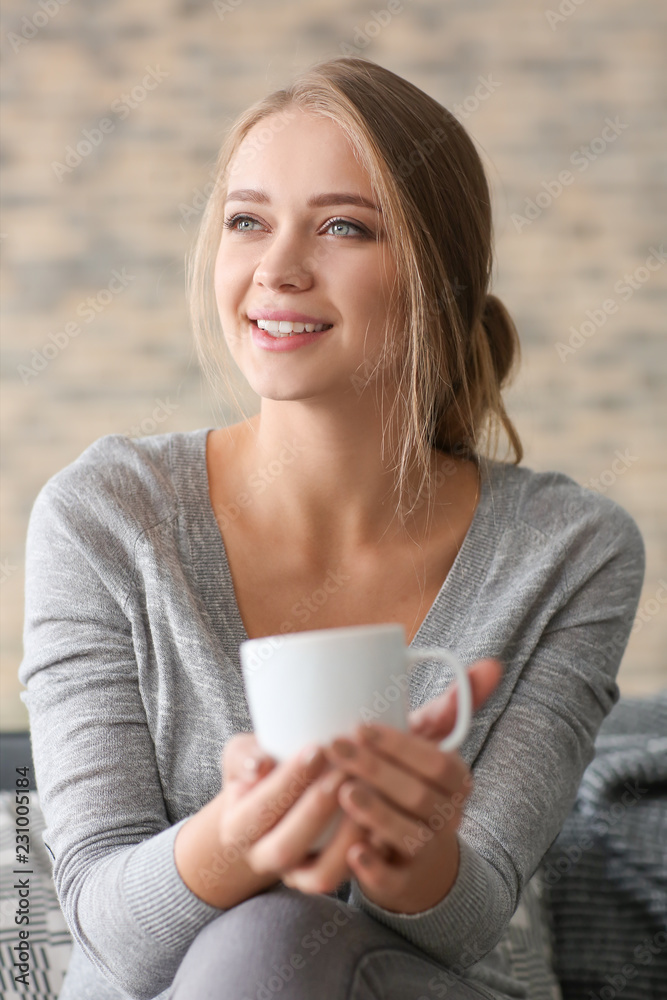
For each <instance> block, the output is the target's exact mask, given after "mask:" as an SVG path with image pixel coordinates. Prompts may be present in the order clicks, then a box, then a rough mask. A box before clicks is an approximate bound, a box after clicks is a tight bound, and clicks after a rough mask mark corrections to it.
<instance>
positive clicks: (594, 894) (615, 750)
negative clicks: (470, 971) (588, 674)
mask: <svg viewBox="0 0 667 1000" xmlns="http://www.w3.org/2000/svg"><path fill="white" fill-rule="evenodd" d="M542 868H543V873H544V880H545V883H546V887H547V888H546V901H547V904H548V906H549V909H550V911H551V915H552V919H553V932H554V959H555V971H556V974H557V975H558V977H559V979H560V982H561V984H562V992H563V1000H612V998H614V997H617V996H619V995H620V997H621V998H622V1000H659V998H660V1000H665V998H667V691H663V692H661V693H660V694H659V695H655V696H653V697H652V698H650V699H628V698H623V699H621V700H620V701H619V702H618V703H617V704H616V705H615V706H614V709H613V710H612V711H611V712H610V714H609V715H608V717H607V718H606V719H605V721H604V723H603V725H602V727H601V729H600V732H599V734H598V738H597V740H596V755H595V758H594V760H593V761H591V763H590V764H589V766H588V768H587V769H586V772H585V773H584V776H583V779H582V782H581V785H580V788H579V791H578V793H577V800H576V803H575V805H574V808H573V809H572V812H571V813H570V815H569V816H568V819H567V821H566V823H565V825H564V827H563V829H562V831H561V833H560V835H559V836H558V838H557V839H556V840H555V841H554V843H553V844H552V846H551V847H550V849H549V851H548V852H547V855H546V857H545V859H544V861H543V864H542Z"/></svg>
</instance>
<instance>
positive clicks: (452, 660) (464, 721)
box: [406, 646, 472, 750]
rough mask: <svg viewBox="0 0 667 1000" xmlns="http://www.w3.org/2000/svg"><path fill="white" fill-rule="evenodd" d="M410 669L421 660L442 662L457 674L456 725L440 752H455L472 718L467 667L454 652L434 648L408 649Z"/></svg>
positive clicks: (444, 741)
mask: <svg viewBox="0 0 667 1000" xmlns="http://www.w3.org/2000/svg"><path fill="white" fill-rule="evenodd" d="M406 652H407V654H408V669H409V670H410V669H412V667H414V666H415V665H416V664H417V663H419V662H420V661H421V660H441V661H442V662H443V663H446V664H447V666H448V667H451V668H452V669H453V670H454V672H455V673H456V679H457V681H458V682H459V684H458V691H457V701H456V724H455V726H454V728H453V729H452V731H451V733H450V734H449V736H446V737H445V738H444V740H442V741H441V742H440V744H439V749H440V750H455V749H456V747H458V746H460V745H461V743H463V740H464V739H465V737H466V735H467V732H468V730H469V729H470V720H471V718H472V692H471V690H470V680H469V679H468V674H467V673H466V670H465V667H464V666H463V664H462V663H461V661H460V660H459V659H458V657H456V656H454V654H453V653H452V652H450V651H449V650H448V649H440V648H438V647H437V646H433V647H432V648H429V649H408V650H406Z"/></svg>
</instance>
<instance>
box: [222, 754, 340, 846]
mask: <svg viewBox="0 0 667 1000" xmlns="http://www.w3.org/2000/svg"><path fill="white" fill-rule="evenodd" d="M315 749H316V750H317V753H316V755H315V756H314V757H313V758H312V759H310V760H308V756H309V754H311V753H312V752H313V751H314V750H315ZM325 767H328V764H327V760H326V757H325V755H324V753H323V752H322V750H321V749H320V748H319V747H318V748H313V747H306V748H304V750H302V751H301V753H299V754H297V755H295V756H294V757H291V758H290V759H289V760H286V761H283V762H282V763H280V764H278V765H277V766H276V767H274V768H273V770H271V771H270V772H269V774H267V775H266V777H265V778H263V779H262V780H261V781H257V782H255V784H254V785H253V787H252V788H250V790H249V791H248V792H247V794H245V795H244V796H243V797H242V798H241V799H240V801H239V802H238V803H237V805H236V807H235V808H234V809H225V811H224V814H223V818H222V831H221V832H222V837H223V839H224V840H231V841H232V842H238V841H240V839H241V838H243V839H244V841H246V842H250V843H254V842H255V841H256V840H258V839H259V838H260V837H262V836H263V835H264V834H265V833H266V832H267V831H268V830H270V829H271V828H272V827H273V826H274V825H275V824H276V823H277V822H278V821H279V820H280V819H281V817H282V816H284V814H285V813H286V812H287V811H288V810H289V809H290V808H291V807H292V806H293V805H294V803H295V802H296V801H297V799H298V798H299V797H300V796H301V795H303V793H304V791H305V789H306V788H308V786H309V785H310V784H311V783H312V782H313V781H314V780H315V778H317V776H318V775H319V774H320V773H321V772H322V770H323V769H324V768H325Z"/></svg>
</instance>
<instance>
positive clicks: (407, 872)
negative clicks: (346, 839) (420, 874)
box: [346, 843, 413, 909]
mask: <svg viewBox="0 0 667 1000" xmlns="http://www.w3.org/2000/svg"><path fill="white" fill-rule="evenodd" d="M346 860H347V863H348V865H349V866H350V868H351V870H352V872H353V874H354V876H355V878H356V879H357V881H358V882H359V885H360V886H361V889H362V892H365V893H366V894H367V895H368V896H371V897H372V899H373V901H374V902H377V903H378V905H380V906H383V905H384V906H387V907H388V908H390V909H391V908H392V907H393V906H394V905H395V900H396V899H400V898H401V897H402V896H404V895H405V893H406V891H407V890H408V889H409V887H410V881H411V879H412V877H413V875H412V867H411V864H410V861H406V860H405V859H404V858H402V857H399V858H398V859H397V860H391V861H387V860H386V859H385V858H383V857H382V856H381V855H380V854H379V853H378V851H377V850H375V849H374V848H373V847H371V846H370V845H368V844H363V843H356V844H353V845H352V847H351V848H350V849H349V851H348V852H347V859H346Z"/></svg>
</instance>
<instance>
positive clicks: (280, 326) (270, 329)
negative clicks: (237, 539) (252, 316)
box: [255, 319, 329, 337]
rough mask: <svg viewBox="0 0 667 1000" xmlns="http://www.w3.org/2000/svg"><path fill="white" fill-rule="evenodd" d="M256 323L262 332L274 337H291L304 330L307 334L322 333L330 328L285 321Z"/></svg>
mask: <svg viewBox="0 0 667 1000" xmlns="http://www.w3.org/2000/svg"><path fill="white" fill-rule="evenodd" d="M255 322H256V323H257V326H258V327H259V328H260V330H264V331H265V332H266V333H269V334H271V336H272V337H289V336H291V335H292V334H294V333H303V332H304V330H305V332H306V333H320V332H321V331H322V330H326V329H327V327H328V326H329V324H328V323H290V322H289V321H288V320H285V319H281V320H275V319H258V320H255Z"/></svg>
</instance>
